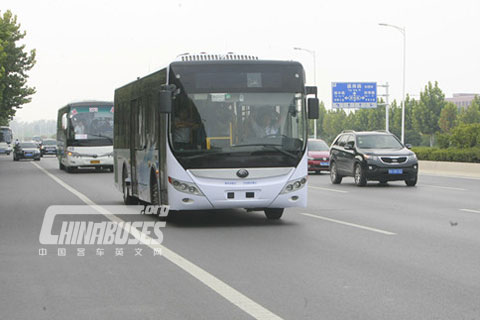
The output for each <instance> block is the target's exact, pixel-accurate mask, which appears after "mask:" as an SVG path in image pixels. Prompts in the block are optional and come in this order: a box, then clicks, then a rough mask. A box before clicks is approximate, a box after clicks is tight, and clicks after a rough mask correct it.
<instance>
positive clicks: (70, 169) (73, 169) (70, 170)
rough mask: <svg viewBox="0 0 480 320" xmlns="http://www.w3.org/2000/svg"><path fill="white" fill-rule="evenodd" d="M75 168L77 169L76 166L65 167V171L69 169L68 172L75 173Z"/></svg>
mask: <svg viewBox="0 0 480 320" xmlns="http://www.w3.org/2000/svg"><path fill="white" fill-rule="evenodd" d="M75 169H77V168H76V167H65V171H67V172H68V173H73V172H74V171H75Z"/></svg>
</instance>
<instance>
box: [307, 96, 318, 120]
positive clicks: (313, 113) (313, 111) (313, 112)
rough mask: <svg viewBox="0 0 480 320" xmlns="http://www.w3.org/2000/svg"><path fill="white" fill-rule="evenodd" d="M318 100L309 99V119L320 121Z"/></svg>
mask: <svg viewBox="0 0 480 320" xmlns="http://www.w3.org/2000/svg"><path fill="white" fill-rule="evenodd" d="M318 116H319V109H318V98H308V119H318Z"/></svg>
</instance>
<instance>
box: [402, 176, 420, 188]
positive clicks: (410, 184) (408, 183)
mask: <svg viewBox="0 0 480 320" xmlns="http://www.w3.org/2000/svg"><path fill="white" fill-rule="evenodd" d="M405 184H406V185H407V186H409V187H414V186H415V185H416V184H417V177H415V178H413V179H410V180H405Z"/></svg>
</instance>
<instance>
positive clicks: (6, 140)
mask: <svg viewBox="0 0 480 320" xmlns="http://www.w3.org/2000/svg"><path fill="white" fill-rule="evenodd" d="M10 152H12V129H10V127H7V126H1V127H0V154H1V153H5V154H6V155H7V156H8V155H9V154H10Z"/></svg>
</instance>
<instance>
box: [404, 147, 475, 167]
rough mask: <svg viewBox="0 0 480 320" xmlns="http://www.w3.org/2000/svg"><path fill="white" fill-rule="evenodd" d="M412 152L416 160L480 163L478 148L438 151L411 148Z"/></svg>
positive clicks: (425, 148) (436, 149)
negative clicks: (415, 155)
mask: <svg viewBox="0 0 480 320" xmlns="http://www.w3.org/2000/svg"><path fill="white" fill-rule="evenodd" d="M412 151H413V152H415V153H416V154H417V158H418V160H430V161H455V162H477V163H480V148H468V149H458V148H448V149H440V148H429V147H414V148H412Z"/></svg>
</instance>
